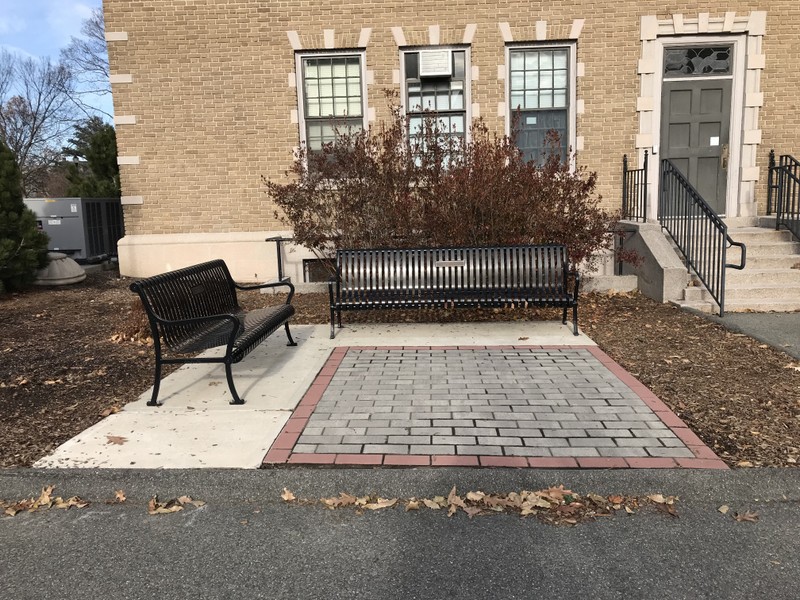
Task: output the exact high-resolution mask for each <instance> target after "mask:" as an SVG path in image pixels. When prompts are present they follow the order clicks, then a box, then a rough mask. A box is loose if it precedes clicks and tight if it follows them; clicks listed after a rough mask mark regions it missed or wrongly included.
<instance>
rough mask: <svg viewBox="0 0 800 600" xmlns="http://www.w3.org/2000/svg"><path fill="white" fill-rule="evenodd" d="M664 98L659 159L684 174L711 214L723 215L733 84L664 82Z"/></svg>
mask: <svg viewBox="0 0 800 600" xmlns="http://www.w3.org/2000/svg"><path fill="white" fill-rule="evenodd" d="M662 98H663V100H662V106H661V155H662V157H663V158H668V159H670V160H671V161H672V162H673V163H674V164H675V166H676V167H677V168H678V169H680V170H681V172H683V174H684V175H685V176H686V178H687V179H688V180H689V182H690V183H691V184H692V185H693V186H694V187H695V188H696V189H697V191H698V192H700V195H701V196H702V197H703V199H704V200H705V201H706V202H708V204H709V205H710V206H711V208H713V209H714V210H715V211H716V212H717V213H723V214H724V213H725V200H726V198H725V195H726V190H727V187H728V169H727V166H728V165H727V155H725V156H724V157H723V154H724V153H725V151H726V149H727V147H728V143H729V134H730V110H731V80H730V79H710V80H703V79H696V80H694V81H669V80H667V81H664V87H663V94H662Z"/></svg>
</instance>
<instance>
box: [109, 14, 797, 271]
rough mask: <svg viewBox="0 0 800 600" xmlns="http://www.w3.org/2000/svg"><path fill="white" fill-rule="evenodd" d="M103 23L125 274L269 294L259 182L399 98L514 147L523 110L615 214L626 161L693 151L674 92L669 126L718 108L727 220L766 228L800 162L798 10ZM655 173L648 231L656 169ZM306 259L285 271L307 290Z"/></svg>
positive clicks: (126, 17) (533, 135)
mask: <svg viewBox="0 0 800 600" xmlns="http://www.w3.org/2000/svg"><path fill="white" fill-rule="evenodd" d="M104 10H105V22H106V37H107V40H108V49H109V60H110V67H111V83H112V89H113V95H114V111H115V115H116V117H115V125H116V128H117V140H118V146H119V162H120V165H121V167H120V168H121V179H122V190H123V203H124V204H125V206H124V213H125V228H126V233H127V235H126V237H125V238H124V239H123V240H122V241H121V242H120V265H121V270H122V273H123V274H125V275H131V276H145V275H150V274H154V273H157V272H162V271H165V270H168V269H171V268H177V267H180V266H184V265H186V264H191V263H195V262H199V261H200V260H202V259H205V258H213V257H222V258H225V259H226V260H228V261H229V263H230V264H231V266H232V270H233V272H234V276H235V277H237V278H240V279H243V280H254V279H266V278H269V277H273V276H274V275H275V271H276V265H275V262H276V261H275V249H274V246H272V245H270V244H267V243H265V242H264V239H265V237H267V236H270V235H276V234H279V233H284V234H289V233H291V232H289V231H287V230H286V226H285V225H283V224H282V223H281V222H280V220H279V219H277V218H276V216H275V208H274V206H273V205H272V203H271V201H270V199H269V197H268V196H267V195H266V193H265V191H264V186H263V184H262V180H261V176H262V175H263V176H264V177H266V178H268V179H271V180H279V181H280V180H282V179H283V178H284V177H285V171H286V170H287V169H288V168H289V166H290V163H291V161H292V156H293V149H294V148H296V147H298V146H299V145H300V144H301V143H302V142H307V143H308V144H311V145H313V144H319V143H321V142H322V141H324V140H325V134H326V131H327V130H326V127H327V125H326V120H325V117H326V116H327V115H328V114H330V113H331V112H333V113H334V114H337V115H340V116H346V117H347V118H348V120H353V121H354V122H357V123H358V124H360V125H364V126H368V125H369V124H370V123H372V122H375V121H376V120H381V119H383V118H386V117H388V107H387V103H386V101H385V99H384V93H383V90H387V89H388V90H395V91H396V92H398V93H399V94H400V97H401V99H402V102H403V104H404V106H405V108H406V110H407V111H409V112H413V110H414V107H415V106H418V105H419V103H422V104H423V105H425V106H433V105H434V104H436V103H440V104H438V105H437V106H438V107H439V109H441V110H443V111H444V112H445V113H447V114H448V115H449V118H451V123H452V124H453V125H454V127H456V128H458V127H468V123H469V122H470V120H471V119H475V118H477V117H481V118H482V119H483V120H484V121H485V122H486V124H487V125H488V126H489V127H490V128H491V129H493V130H495V131H498V132H508V130H509V126H510V125H509V121H510V118H509V115H510V114H512V111H513V110H515V109H516V108H521V109H523V112H522V114H523V120H524V125H525V126H528V128H529V131H527V137H526V139H528V141H529V142H530V145H531V147H532V148H535V147H536V143H537V141H536V140H537V139H538V138H537V136H538V135H540V132H539V131H538V130H543V129H544V128H545V127H551V126H552V127H556V128H557V129H561V130H562V132H563V133H564V134H565V137H566V139H568V140H569V143H570V145H571V146H572V147H573V148H574V149H575V150H576V153H577V161H578V163H580V164H581V165H586V166H587V167H588V168H589V169H591V170H594V171H597V172H598V175H599V183H598V191H599V193H600V194H602V196H603V197H604V203H605V204H606V205H607V206H608V207H609V208H619V205H620V201H621V200H620V198H621V171H622V155H623V154H628V155H629V156H630V157H632V163H633V164H634V165H636V164H637V162H638V161H641V160H642V157H643V154H644V151H645V150H648V151H649V152H651V153H653V154H654V155H655V157H656V158H658V157H660V156H662V155H664V152H663V151H662V147H663V144H664V143H665V142H668V141H669V140H668V137H666V136H668V135H670V136H673V137H672V138H670V139H672V140H673V141H674V140H678V139H679V138H680V136H681V135H683V134H684V133H685V134H686V136H689V135H690V132H689V126H688V125H686V130H685V131H683V129H682V127H683V125H681V124H679V123H676V122H673V121H670V119H669V116H668V115H666V112H665V111H666V108H665V107H666V106H667V105H666V104H664V98H665V97H666V95H667V93H668V92H669V94H672V96H671V97H672V98H673V100H672V101H671V102H672V104H671V105H670V106H672V107H673V108H671V109H670V110H672V111H673V112H674V110H677V109H674V107H676V106H678V105H679V104H680V102H682V101H683V100H681V98H683V99H685V100H686V102H688V103H689V104H691V103H692V102H695V100H693V99H692V98H694V97H695V96H692V94H693V93H694V94H695V95H696V98H697V99H698V100H697V101H698V102H701V103H702V107H706V105H708V106H711V104H714V103H715V102H719V103H721V104H720V106H721V107H722V108H721V109H720V110H721V112H720V115H721V117H719V118H716V122H715V123H711V124H709V123H704V122H700V123H699V125H697V127H699V129H697V127H696V128H695V129H694V130H692V131H694V133H691V137H692V138H693V139H692V140H691V141H690V142H689V143H688V145H699V146H703V147H706V149H708V148H712V149H713V148H715V147H719V149H718V152H719V153H720V156H722V155H723V154H724V161H725V172H724V173H723V175H722V177H724V179H720V185H719V190H720V193H721V194H722V195H721V198H720V205H719V212H720V214H724V215H725V216H726V218H727V219H729V220H734V219H737V218H741V217H749V216H754V215H756V214H757V213H759V212H763V208H764V203H765V198H766V184H765V182H766V163H767V153H768V151H769V149H770V148H775V149H776V150H777V151H779V152H781V153H792V152H795V153H796V152H797V151H798V142H797V139H798V137H797V131H798V130H800V107H798V105H797V94H796V90H798V89H800V71H799V70H798V69H797V68H796V67H795V62H796V61H795V60H793V59H794V58H797V57H798V56H800V36H798V35H797V29H798V27H800V4H798V3H797V2H795V1H794V0H791V1H790V0H777V1H775V2H772V3H771V4H770V5H769V6H768V7H767V6H766V5H764V4H763V3H759V2H747V1H743V0H730V1H729V2H728V3H727V4H725V5H724V6H720V5H719V4H718V3H717V2H710V1H707V0H704V1H701V2H684V1H681V2H675V3H671V4H667V5H664V4H663V2H655V1H653V0H640V1H637V2H633V1H630V0H617V1H616V2H595V1H589V0H575V1H574V2H570V3H537V2H534V3H530V2H526V3H523V2H519V1H514V0H502V1H498V2H482V1H478V0H454V1H452V2H446V3H440V4H438V5H437V4H435V3H433V4H431V3H422V2H414V1H411V2H409V1H405V2H396V1H394V0H391V1H387V2H380V3H376V2H360V1H358V0H346V1H345V0H332V1H330V2H327V3H320V4H319V5H316V4H314V3H308V2H267V1H265V0H228V1H227V2H221V1H215V0H183V1H181V0H105V1H104ZM681 82H683V84H682V83H681ZM714 82H717V84H718V85H717V84H714ZM714 85H717V87H719V89H720V90H722V91H719V90H717V89H716V88H715V89H711V88H712V87H714ZM704 86H705V87H704ZM709 86H710V87H709ZM693 90H694V91H693ZM697 94H701V95H697ZM689 104H687V106H689ZM698 106H700V105H698ZM702 107H701V110H700V112H701V113H702V112H703V111H706V109H705V108H702ZM717 108H720V107H719V106H718V107H716V108H714V110H717ZM709 110H711V109H709ZM706 112H708V111H706ZM712 112H713V111H712ZM662 113H664V114H662ZM700 121H702V119H700ZM537 128H538V129H537ZM698 131H699V134H700V137H701V138H702V139H699V138H698V139H694V138H696V134H697V133H698ZM686 139H687V140H688V139H689V137H687V138H686ZM670 143H672V142H670ZM675 143H677V142H675ZM698 160H699V161H700V162H699V163H697V164H705V165H706V166H707V167H708V165H712V163H713V161H714V160H717V161H718V162H719V160H723V159H716V158H714V159H709V158H708V157H706V158H705V159H698ZM703 160H705V163H703V162H702V161H703ZM687 164H688V163H687ZM712 166H713V165H712ZM650 168H651V178H650V181H651V186H650V190H649V196H650V202H649V204H648V214H649V215H650V216H651V217H654V216H655V202H654V199H655V198H657V190H658V188H657V185H658V183H657V182H658V160H653V161H651V165H650ZM703 168H706V167H703ZM307 256H308V255H307V254H305V253H304V251H302V250H300V249H298V250H297V251H296V252H289V254H288V259H289V263H290V264H289V267H288V268H289V274H290V275H292V276H293V277H294V278H295V279H296V280H302V259H303V258H304V257H307Z"/></svg>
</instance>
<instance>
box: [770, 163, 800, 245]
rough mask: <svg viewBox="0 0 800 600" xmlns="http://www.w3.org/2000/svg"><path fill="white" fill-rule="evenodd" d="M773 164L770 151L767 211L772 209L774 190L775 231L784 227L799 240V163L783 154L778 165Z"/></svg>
mask: <svg viewBox="0 0 800 600" xmlns="http://www.w3.org/2000/svg"><path fill="white" fill-rule="evenodd" d="M774 163H775V153H774V151H770V170H769V182H768V186H769V187H768V193H767V210H768V211H769V209H770V208H772V203H771V200H772V199H773V196H772V192H773V190H774V192H775V229H780V228H781V226H783V227H786V229H788V230H789V231H791V232H792V235H794V237H795V238H797V239H799V240H800V162H799V161H798V160H797V159H796V158H795V157H794V156H792V155H790V154H784V155H782V156H781V157H780V162H779V164H777V165H775V164H774ZM770 214H771V213H770Z"/></svg>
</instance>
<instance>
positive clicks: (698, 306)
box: [670, 300, 718, 314]
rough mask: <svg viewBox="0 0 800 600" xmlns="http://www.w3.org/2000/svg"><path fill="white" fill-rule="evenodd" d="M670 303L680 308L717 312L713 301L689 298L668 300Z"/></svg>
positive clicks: (709, 312) (708, 312)
mask: <svg viewBox="0 0 800 600" xmlns="http://www.w3.org/2000/svg"><path fill="white" fill-rule="evenodd" d="M670 304H674V305H675V306H679V307H680V308H691V309H693V310H696V311H699V312H702V313H707V314H711V313H715V312H718V308H717V305H716V304H714V303H713V302H696V301H689V300H670Z"/></svg>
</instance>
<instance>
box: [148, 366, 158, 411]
mask: <svg viewBox="0 0 800 600" xmlns="http://www.w3.org/2000/svg"><path fill="white" fill-rule="evenodd" d="M160 387H161V361H160V360H158V357H156V380H155V383H154V384H153V395H152V396H151V398H150V402H148V403H147V406H161V405H160V404H159V403H158V389H159V388H160Z"/></svg>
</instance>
